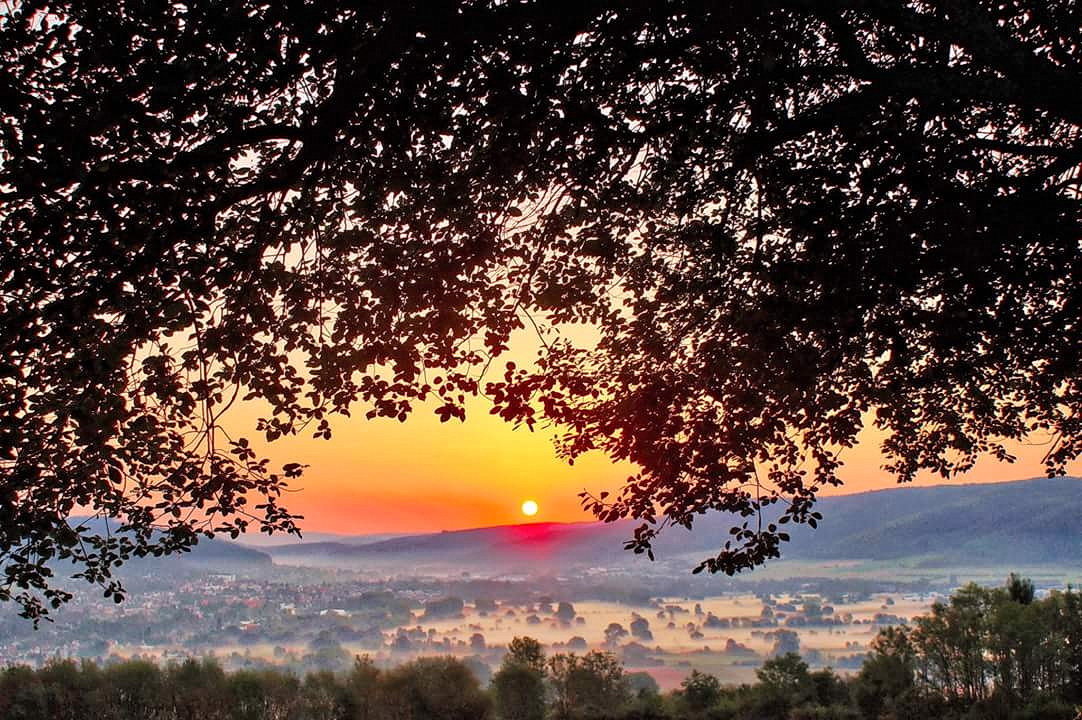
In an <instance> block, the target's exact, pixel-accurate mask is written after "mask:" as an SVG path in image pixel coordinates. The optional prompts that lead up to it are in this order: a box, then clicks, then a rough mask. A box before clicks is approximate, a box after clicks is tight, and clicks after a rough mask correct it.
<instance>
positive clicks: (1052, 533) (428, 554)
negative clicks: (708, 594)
mask: <svg viewBox="0 0 1082 720" xmlns="http://www.w3.org/2000/svg"><path fill="white" fill-rule="evenodd" d="M819 510H820V511H821V512H822V514H823V520H822V522H821V523H820V524H819V528H818V529H817V530H812V529H811V528H808V527H803V526H802V527H794V528H792V529H791V531H790V532H791V535H792V542H790V543H788V544H787V545H785V546H784V547H783V550H782V552H783V556H784V557H785V558H787V559H810V560H856V559H862V560H898V559H901V558H910V559H918V560H920V561H921V562H924V563H927V564H929V565H937V564H941V565H984V564H995V565H1034V564H1068V563H1077V562H1078V558H1080V557H1082V522H1080V521H1079V520H1080V518H1082V480H1080V479H1078V478H1057V479H1047V478H1039V479H1033V480H1022V481H1017V482H1009V483H988V484H971V485H941V486H936V487H899V488H893V489H889V490H879V491H874V492H866V493H859V494H854V495H844V496H836V497H827V498H822V499H821V500H820V504H819ZM731 522H732V518H731V517H728V516H723V515H704V516H702V517H701V518H699V519H698V521H697V522H696V525H695V529H694V531H692V532H687V531H685V530H683V529H682V528H675V529H671V530H667V531H666V532H665V533H663V534H662V536H661V537H660V539H659V540H658V541H657V544H656V551H657V553H656V554H657V556H658V558H659V559H667V558H674V557H678V556H679V557H682V556H685V555H687V554H692V553H694V554H700V555H703V556H705V554H709V553H711V552H715V551H716V549H717V547H718V546H719V544H720V543H721V542H723V541H724V539H725V538H726V537H727V536H728V528H729V527H730V524H731ZM633 527H634V523H631V522H627V521H625V522H621V523H614V524H611V525H604V524H600V523H567V524H562V523H535V524H528V525H510V526H503V527H490V528H478V529H473V530H459V531H452V532H442V533H428V534H422V535H409V536H403V537H396V538H391V539H388V540H382V541H379V542H372V543H365V544H356V543H355V542H319V543H297V544H292V545H288V546H277V547H265V548H264V550H265V551H266V552H267V553H270V555H271V556H272V557H273V558H274V560H275V562H276V563H278V564H305V565H309V564H311V565H322V566H350V567H384V568H386V567H392V568H400V569H401V568H409V567H413V568H424V567H427V566H430V565H447V566H449V567H451V566H453V567H458V568H462V569H470V568H472V567H478V568H485V569H489V570H493V569H506V570H507V571H509V572H511V571H514V570H516V569H518V570H521V571H527V570H530V571H539V570H547V571H555V572H560V571H563V570H567V569H568V568H571V567H573V566H578V565H607V564H613V563H623V562H627V561H628V560H630V553H627V552H625V551H624V550H623V542H624V541H625V540H627V539H628V538H629V537H630V536H631V533H632V528H633Z"/></svg>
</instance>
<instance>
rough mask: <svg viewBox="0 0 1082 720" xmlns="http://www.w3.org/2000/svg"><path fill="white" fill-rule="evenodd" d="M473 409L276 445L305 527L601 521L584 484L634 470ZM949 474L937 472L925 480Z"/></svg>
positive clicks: (865, 485)
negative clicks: (586, 503) (573, 456)
mask: <svg viewBox="0 0 1082 720" xmlns="http://www.w3.org/2000/svg"><path fill="white" fill-rule="evenodd" d="M471 410H472V411H468V414H467V421H466V422H465V423H462V422H459V421H457V420H452V421H450V422H448V423H440V421H439V419H438V418H437V417H436V416H435V415H433V414H431V410H430V409H428V408H423V407H422V408H418V409H417V410H416V411H415V413H414V415H413V416H411V417H410V419H409V420H407V421H406V422H405V423H399V422H397V421H395V420H389V419H385V418H380V419H376V420H371V421H366V420H364V419H360V418H355V419H350V418H336V419H335V420H334V421H333V429H334V435H333V438H332V439H331V440H329V441H327V440H315V439H312V438H311V437H310V436H308V435H306V436H301V437H291V438H284V439H282V440H279V441H276V442H274V443H272V444H270V445H269V446H266V447H265V450H266V452H267V454H268V456H269V457H270V458H271V459H272V460H273V461H274V462H275V464H280V463H284V462H290V461H297V462H305V463H308V464H309V465H310V467H309V468H308V470H307V472H306V473H305V476H304V477H303V478H301V479H300V480H296V481H294V483H293V488H294V490H295V492H293V493H291V494H290V495H289V496H288V497H287V498H286V506H287V507H288V508H289V509H290V510H292V511H293V512H296V513H300V514H302V515H304V516H305V519H304V521H302V522H301V528H302V529H303V530H307V531H313V532H336V533H345V534H367V533H379V532H395V531H431V530H450V529H458V528H466V527H478V526H486V525H500V524H507V523H517V522H524V521H525V520H526V519H525V518H524V517H523V516H522V514H521V512H520V509H519V508H520V506H521V504H522V501H523V500H525V499H534V500H536V501H537V502H538V504H539V506H540V512H539V513H538V514H537V516H536V517H534V518H531V520H532V521H558V522H571V521H579V520H589V519H591V517H590V516H588V515H587V514H586V513H584V512H583V511H582V509H581V508H580V506H579V500H578V497H577V496H578V493H579V492H581V491H582V490H584V489H589V490H590V491H592V492H599V491H601V490H606V489H607V490H614V489H616V488H618V487H619V486H620V484H621V482H622V481H623V480H624V479H625V478H626V477H627V476H628V474H629V472H630V466H627V465H623V466H620V465H614V464H613V463H611V462H610V461H608V459H607V458H605V457H604V456H603V455H601V454H599V453H592V454H590V455H587V456H585V457H582V458H579V459H578V460H577V461H576V462H575V465H574V466H568V465H567V464H566V462H562V461H560V460H558V459H556V457H555V454H554V451H553V446H552V444H551V432H550V431H546V430H538V431H537V432H533V433H531V432H529V431H528V430H526V429H525V428H519V429H517V430H516V429H513V428H512V427H511V426H510V425H509V424H507V423H505V422H504V421H502V420H499V419H498V418H496V417H494V416H492V415H489V414H488V412H487V407H486V406H485V401H484V400H478V401H476V402H475V403H474V404H473V406H472V407H471ZM249 427H251V426H249ZM249 437H251V434H249ZM875 437H876V432H875V431H874V430H866V431H865V433H864V435H863V438H862V440H863V441H862V442H861V444H860V445H858V446H857V447H855V448H853V449H851V450H850V451H848V453H847V454H846V456H845V460H846V467H845V468H844V470H843V472H842V477H843V478H844V479H845V480H846V485H845V486H844V487H843V488H842V489H840V490H838V491H835V492H858V491H863V490H871V489H879V488H885V487H891V486H892V485H894V483H893V481H892V480H891V478H890V477H889V476H888V475H887V474H886V473H884V472H883V471H882V470H880V469H879V466H880V465H881V463H882V460H881V458H880V455H879V451H878V447H877V442H875ZM1043 453H1044V448H1042V447H1036V446H1031V447H1021V448H1019V461H1018V462H1017V463H1015V464H1013V465H1008V464H1002V463H999V462H997V461H995V460H994V459H991V458H989V459H986V460H983V461H981V462H980V463H979V464H978V465H977V467H976V468H974V470H973V471H971V472H970V473H969V474H968V475H966V476H964V477H961V478H957V479H955V480H954V482H991V481H1003V480H1016V479H1020V478H1027V477H1033V476H1038V475H1041V474H1042V473H1043V469H1042V466H1041V464H1040V460H1041V457H1042V455H1043ZM1079 470H1080V468H1079V467H1078V466H1077V464H1076V466H1075V467H1074V468H1072V472H1074V473H1078V471H1079ZM942 482H943V480H942V479H941V478H938V477H931V476H928V477H925V478H922V479H921V480H920V481H918V483H919V484H940V483H942Z"/></svg>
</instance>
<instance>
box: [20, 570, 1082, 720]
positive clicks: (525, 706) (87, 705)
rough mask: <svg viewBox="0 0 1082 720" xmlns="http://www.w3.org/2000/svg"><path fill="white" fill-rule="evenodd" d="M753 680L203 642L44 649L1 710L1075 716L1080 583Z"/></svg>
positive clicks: (939, 613)
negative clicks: (249, 660) (273, 650)
mask: <svg viewBox="0 0 1082 720" xmlns="http://www.w3.org/2000/svg"><path fill="white" fill-rule="evenodd" d="M756 676H757V682H755V683H753V684H743V685H739V686H725V685H722V683H721V682H720V681H719V680H718V678H716V677H714V676H713V675H708V674H705V673H701V672H699V671H697V670H693V671H692V672H691V674H690V675H689V676H688V677H687V678H685V680H684V681H683V682H682V683H681V686H680V688H678V689H675V690H673V691H670V692H664V693H663V692H661V691H660V689H659V687H658V685H657V683H656V682H655V681H654V680H653V678H651V677H650V676H649V675H648V674H646V673H641V672H628V671H626V670H625V668H624V667H623V665H622V664H621V663H620V661H619V660H618V659H617V658H616V656H615V655H613V654H612V653H609V652H602V651H598V650H594V651H590V652H587V653H585V654H583V655H577V654H574V653H558V654H555V655H552V656H546V654H545V652H544V648H543V647H542V645H541V644H540V643H539V642H538V641H537V640H534V639H533V638H529V637H525V638H515V639H514V640H513V641H512V642H511V643H510V644H509V645H508V652H507V654H506V655H505V656H504V659H503V662H502V664H501V666H500V667H499V669H498V670H497V671H496V672H495V674H494V675H493V676H492V680H491V682H490V683H489V685H488V687H487V688H486V687H482V685H481V683H480V682H479V680H478V679H477V677H476V675H475V674H474V673H473V672H472V671H471V670H470V667H469V665H468V664H467V663H465V662H463V661H461V660H459V659H456V658H453V657H423V658H418V659H416V660H412V661H410V662H407V663H405V664H402V665H398V666H397V667H393V668H390V669H381V668H379V667H377V666H376V665H375V663H373V661H372V660H371V659H370V658H368V657H367V656H364V657H358V658H356V659H355V661H354V664H353V667H352V668H351V669H350V670H349V671H348V672H345V673H333V672H329V671H320V672H312V673H308V674H306V675H304V676H303V677H302V676H299V675H296V674H293V673H289V672H286V671H283V670H276V669H255V670H248V669H245V670H240V671H236V672H232V673H227V672H225V671H224V670H223V669H222V667H221V666H220V665H219V664H218V663H217V662H216V661H215V660H214V659H212V658H207V659H188V660H185V661H184V662H181V663H172V664H169V665H165V666H159V665H157V664H155V663H153V662H149V661H146V660H139V659H135V660H127V661H123V662H118V663H112V664H107V665H105V666H100V665H98V664H96V663H94V662H92V661H88V660H84V661H82V662H81V663H76V662H75V661H73V660H55V661H53V662H50V663H48V664H46V665H45V666H44V667H42V668H40V669H32V668H30V667H26V666H12V667H8V668H7V669H6V670H4V671H3V672H2V673H0V717H4V718H7V719H8V720H39V719H44V718H49V719H51V720H53V719H55V720H85V719H86V718H96V719H100V720H484V719H493V720H546V718H547V719H549V720H609V719H611V720H684V719H688V720H700V719H701V720H924V718H933V717H937V718H956V719H958V720H963V719H967V718H989V719H992V720H1073V719H1074V718H1076V717H1078V714H1079V712H1080V708H1079V705H1082V597H1080V596H1079V593H1077V592H1075V591H1072V590H1070V589H1068V590H1067V591H1066V592H1054V593H1052V594H1050V595H1049V596H1048V597H1046V598H1043V599H1037V598H1036V594H1035V592H1034V587H1033V584H1032V583H1031V582H1029V581H1028V580H1023V579H1020V578H1017V577H1015V576H1013V575H1012V576H1011V578H1010V579H1009V580H1008V582H1007V584H1006V586H1005V587H1002V588H995V589H989V588H983V587H980V586H978V585H975V584H970V585H967V586H965V587H963V588H961V589H959V590H958V591H957V592H956V593H955V594H954V595H953V596H952V597H951V598H950V599H949V601H948V602H945V603H936V604H934V605H933V606H932V608H931V610H930V612H929V613H928V614H927V615H924V616H921V617H918V618H916V619H915V620H914V622H913V623H912V624H911V625H909V626H896V627H888V628H884V629H883V630H881V631H880V633H879V635H878V636H877V638H876V639H875V641H874V642H873V643H872V645H871V648H870V651H869V653H868V656H867V658H866V659H865V661H864V664H863V666H862V667H861V669H860V671H859V672H858V673H856V674H855V675H853V676H850V677H842V676H839V675H838V674H836V673H835V672H834V671H833V670H832V669H831V668H823V669H818V670H812V669H810V668H809V666H808V664H807V663H806V662H805V661H804V660H803V659H802V658H801V657H800V656H799V655H798V654H796V653H785V654H780V655H776V656H775V657H773V658H770V659H769V660H767V661H766V662H764V663H763V665H762V667H760V668H759V669H758V670H757V671H756Z"/></svg>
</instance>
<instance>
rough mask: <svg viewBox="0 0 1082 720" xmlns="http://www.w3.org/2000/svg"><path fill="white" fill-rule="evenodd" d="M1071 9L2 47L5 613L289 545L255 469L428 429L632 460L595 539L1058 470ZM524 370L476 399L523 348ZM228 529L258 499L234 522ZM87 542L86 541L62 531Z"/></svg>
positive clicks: (747, 550) (405, 28) (596, 12)
mask: <svg viewBox="0 0 1082 720" xmlns="http://www.w3.org/2000/svg"><path fill="white" fill-rule="evenodd" d="M1079 47H1082V37H1080V30H1079V23H1078V22H1077V15H1076V11H1075V9H1074V4H1073V3H1071V2H1057V1H1052V2H1036V1H1035V0H1017V1H1016V2H1010V3H999V2H995V3H993V2H988V1H985V0H977V1H971V2H961V1H960V0H927V2H923V1H922V2H917V1H916V0H913V1H912V2H904V1H902V0H839V2H834V3H813V2H807V0H774V1H772V2H764V3H738V2H719V3H693V2H679V1H672V2H667V3H658V4H630V5H629V4H626V3H610V2H595V1H593V0H584V1H582V0H580V1H579V2H575V3H562V2H556V3H554V2H545V3H540V2H521V3H497V2H489V1H486V0H473V1H466V0H461V1H458V2H446V3H431V2H396V3H380V2H376V3H363V4H356V5H353V4H347V3H319V4H318V5H311V4H307V3H299V2H287V3H270V4H261V3H251V2H243V1H242V2H235V3H228V4H223V3H206V2H192V3H186V4H183V5H181V4H154V3H151V4H137V5H130V4H124V5H121V6H117V7H107V8H97V7H94V8H91V7H88V6H86V5H85V4H82V3H63V2H58V3H52V4H50V3H36V2H20V3H17V4H15V6H14V7H13V9H12V10H11V11H10V12H9V13H7V14H5V15H4V16H3V17H2V18H0V63H2V75H0V76H2V77H3V80H2V82H0V102H2V103H3V114H4V121H3V123H2V126H0V230H2V238H3V240H2V241H0V268H2V269H0V303H2V304H0V327H2V328H3V332H2V333H0V557H2V561H0V562H2V564H3V567H4V572H5V582H4V585H3V588H2V589H0V596H2V597H5V598H14V599H15V600H17V602H18V603H20V604H21V607H22V611H23V612H24V614H26V615H28V616H30V617H40V616H41V615H42V614H43V613H45V612H47V609H48V606H49V605H58V604H60V603H61V602H63V600H64V599H65V598H66V597H67V595H66V593H65V592H63V591H62V590H60V589H59V588H57V587H55V586H54V584H53V583H52V582H51V580H50V574H51V572H52V570H51V569H50V565H49V562H50V561H51V560H52V559H53V558H61V559H69V560H73V561H74V562H75V563H76V564H77V565H78V567H79V568H81V574H82V575H83V576H84V577H85V578H86V579H88V580H90V581H92V582H97V583H100V584H101V585H103V587H104V588H105V590H106V592H107V593H109V594H114V593H119V591H120V588H119V585H118V584H117V583H116V582H115V580H114V579H113V577H112V572H111V571H112V569H113V568H115V566H116V565H118V564H119V563H121V562H122V561H123V560H124V559H126V558H127V557H129V556H132V555H143V554H148V553H154V554H157V553H166V552H174V551H182V550H185V549H187V548H190V547H191V545H192V544H193V543H195V542H196V541H197V539H198V537H199V536H200V534H202V533H210V532H229V533H234V534H235V533H238V532H240V531H241V530H243V529H244V528H246V527H247V526H248V525H249V524H250V523H256V524H257V525H259V526H260V527H262V528H263V529H266V530H268V531H270V530H286V531H288V530H292V529H294V520H295V518H294V517H293V516H292V515H290V514H289V512H288V511H287V510H286V509H285V508H283V507H282V506H281V505H280V503H279V499H280V494H281V491H282V489H283V487H284V485H285V482H286V481H287V480H288V479H289V478H291V477H295V476H297V475H299V474H300V472H301V471H302V468H301V467H300V466H299V465H297V464H289V465H286V466H285V467H284V468H281V469H275V468H272V467H271V466H270V463H269V461H267V460H266V459H263V458H259V457H257V456H256V453H255V452H253V450H252V449H251V446H250V444H249V443H248V441H247V440H245V439H243V438H240V437H229V436H228V435H227V434H226V433H225V431H224V430H223V428H222V426H221V417H222V413H223V412H224V411H225V409H226V408H228V407H229V405H230V404H231V403H233V402H234V401H235V400H237V399H238V398H250V399H258V400H260V401H263V402H265V403H267V404H268V410H267V412H266V416H265V417H264V418H263V419H262V420H260V422H259V425H258V427H257V428H256V429H255V430H256V431H257V432H259V433H261V434H263V435H265V436H266V438H268V439H272V440H273V439H275V438H278V437H281V436H283V435H288V434H294V433H300V432H313V431H314V433H315V435H316V436H318V437H329V436H330V434H331V429H330V425H329V423H328V416H329V415H331V414H333V413H346V414H348V413H350V412H362V413H365V414H367V415H368V416H385V417H398V418H402V419H404V418H405V417H406V416H407V415H408V414H409V413H410V412H411V410H412V409H413V408H414V407H415V406H417V405H418V403H420V402H422V401H426V400H427V401H431V400H433V399H434V400H435V403H436V407H435V411H436V412H437V413H438V414H439V415H440V417H441V419H444V420H447V419H450V418H462V417H464V415H465V409H464V407H465V406H464V403H465V401H466V398H468V397H469V396H471V395H474V394H478V393H483V394H485V395H487V396H488V397H489V398H491V399H492V401H493V411H494V412H496V413H498V414H499V415H501V416H502V417H504V418H506V419H508V420H509V421H512V422H516V423H523V424H526V425H528V426H530V427H533V426H534V425H535V424H536V423H539V422H540V423H551V424H553V425H554V426H556V427H558V428H560V435H559V451H560V452H561V453H563V454H564V455H565V456H566V457H567V458H569V459H573V458H574V457H575V456H577V455H578V454H580V453H583V452H586V451H590V450H600V451H602V452H605V453H607V454H609V455H610V456H612V457H613V458H616V459H621V460H628V461H631V462H632V463H634V464H636V465H637V466H638V467H639V468H641V472H639V473H638V474H637V475H635V476H634V477H632V478H630V479H629V481H628V483H627V485H626V487H625V488H624V490H623V491H622V492H621V493H619V494H618V495H616V496H613V497H608V496H600V497H593V496H586V497H585V498H584V502H585V504H586V505H587V507H589V508H590V509H591V510H593V511H594V512H595V513H596V514H597V515H598V517H600V518H602V519H604V520H615V519H617V518H623V517H632V518H636V519H638V520H640V521H641V525H640V527H639V529H638V530H637V532H636V533H635V537H634V539H633V540H631V541H630V542H629V547H630V548H631V549H634V550H635V551H637V552H649V551H650V543H651V540H652V538H653V537H654V535H655V533H656V532H658V531H659V529H661V528H663V527H664V526H666V525H674V524H675V525H690V524H691V523H692V521H693V519H694V518H695V516H696V515H697V514H699V513H702V512H706V511H729V512H735V513H738V514H740V515H742V516H744V518H746V519H747V523H746V524H744V525H742V526H741V527H737V528H734V534H733V535H732V537H731V538H730V539H729V540H728V541H727V542H726V543H725V544H724V546H723V547H722V548H720V551H719V553H718V554H717V556H716V557H711V558H708V559H707V560H705V561H704V562H703V564H702V565H701V566H700V569H704V568H705V569H708V570H710V571H725V572H735V571H738V570H740V569H743V568H750V567H753V566H755V565H758V564H760V563H762V562H763V561H764V560H766V559H767V558H770V557H772V556H776V555H777V554H778V552H779V547H780V543H781V542H783V541H785V540H786V539H787V536H786V535H785V533H784V532H783V530H782V529H781V528H780V526H779V525H778V524H774V523H770V522H769V521H767V520H764V519H763V514H762V512H761V511H762V510H763V508H764V507H765V506H766V505H771V504H778V508H776V510H777V513H776V514H777V515H779V516H780V522H788V521H795V522H808V523H810V524H812V525H814V524H815V522H816V520H817V519H818V517H817V515H816V514H815V512H814V502H815V499H816V497H817V494H818V493H819V492H820V491H821V489H822V488H824V487H826V486H829V485H836V484H838V482H839V481H838V478H837V470H838V468H839V465H840V462H841V458H840V454H841V452H842V451H843V450H844V449H845V448H846V447H848V446H851V445H852V444H853V443H854V441H855V438H856V436H857V433H858V432H859V431H860V429H861V428H862V427H863V426H864V425H865V423H873V424H874V425H876V426H877V427H879V428H880V429H882V430H883V431H884V437H885V439H884V441H883V451H884V453H885V456H886V458H887V462H888V466H889V468H890V470H891V471H893V472H894V473H895V474H896V475H897V477H898V478H899V479H900V480H908V479H911V478H912V477H913V476H914V475H915V473H917V472H918V471H920V470H923V469H927V470H932V471H934V472H937V473H940V474H942V475H944V476H946V475H951V474H954V473H957V472H961V471H964V470H965V469H966V468H968V467H970V466H971V465H972V464H973V462H974V461H975V460H976V459H977V458H978V457H979V456H981V455H994V456H997V457H1000V458H1005V457H1007V456H1008V450H1007V449H1006V447H1005V445H1004V440H1005V439H1018V438H1024V437H1030V436H1035V437H1038V438H1050V439H1049V448H1048V454H1047V457H1046V460H1047V464H1048V471H1049V472H1050V473H1061V472H1063V471H1064V467H1065V464H1066V463H1067V462H1068V461H1069V460H1071V459H1072V458H1075V457H1077V456H1078V454H1079V450H1080V444H1079V443H1080V442H1082V439H1080V438H1082V434H1080V432H1079V422H1080V420H1079V418H1080V417H1082V412H1080V410H1082V401H1080V394H1079V370H1078V366H1079V355H1078V347H1079V341H1080V337H1079V334H1080V333H1079V322H1078V318H1079V317H1080V316H1082V312H1080V298H1079V292H1078V290H1077V282H1076V279H1077V278H1078V276H1079V275H1078V269H1079V263H1080V255H1082V253H1080V251H1079V236H1080V235H1079V224H1080V223H1079V209H1080V202H1079V195H1078V192H1079V187H1078V185H1079V182H1080V180H1079V164H1080V162H1082V144H1080V140H1079V133H1080V128H1082V82H1080V80H1082V73H1080V58H1079ZM567 323H588V324H592V325H594V326H595V327H596V328H597V330H598V333H599V337H600V340H599V342H598V344H597V346H596V347H589V348H583V347H576V346H575V345H573V344H572V343H570V342H569V341H567V340H566V339H561V337H560V336H558V335H553V334H550V335H549V336H548V338H547V339H546V342H545V344H544V349H543V351H542V353H541V354H540V356H539V357H538V359H537V362H536V365H535V366H534V367H528V368H523V367H515V366H513V365H511V364H510V363H507V364H506V368H505V370H503V371H502V372H499V371H493V372H492V374H489V375H486V374H485V370H486V369H488V368H489V367H490V364H492V363H493V362H495V361H496V360H497V358H499V356H500V354H501V353H502V352H503V351H505V350H506V348H507V344H508V340H509V336H510V335H511V333H512V332H513V331H515V330H516V329H519V328H522V327H524V326H525V327H527V328H531V329H532V328H534V327H535V326H536V327H538V328H540V329H541V330H544V329H546V328H558V327H560V326H562V325H565V324H567ZM253 500H254V502H250V501H253ZM81 512H82V513H85V512H89V513H92V514H96V515H100V516H104V517H108V518H113V519H117V521H118V522H119V523H122V527H121V528H118V530H119V531H118V532H109V533H108V534H105V535H103V534H101V533H97V532H95V531H93V530H92V529H90V528H89V526H85V525H77V524H73V523H72V522H71V521H70V518H71V517H72V516H73V514H77V513H81Z"/></svg>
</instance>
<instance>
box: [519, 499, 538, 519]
mask: <svg viewBox="0 0 1082 720" xmlns="http://www.w3.org/2000/svg"><path fill="white" fill-rule="evenodd" d="M522 514H523V515H525V516H526V517H533V516H534V515H536V514H537V503H536V502H534V501H533V500H527V501H526V502H524V503H522Z"/></svg>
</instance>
